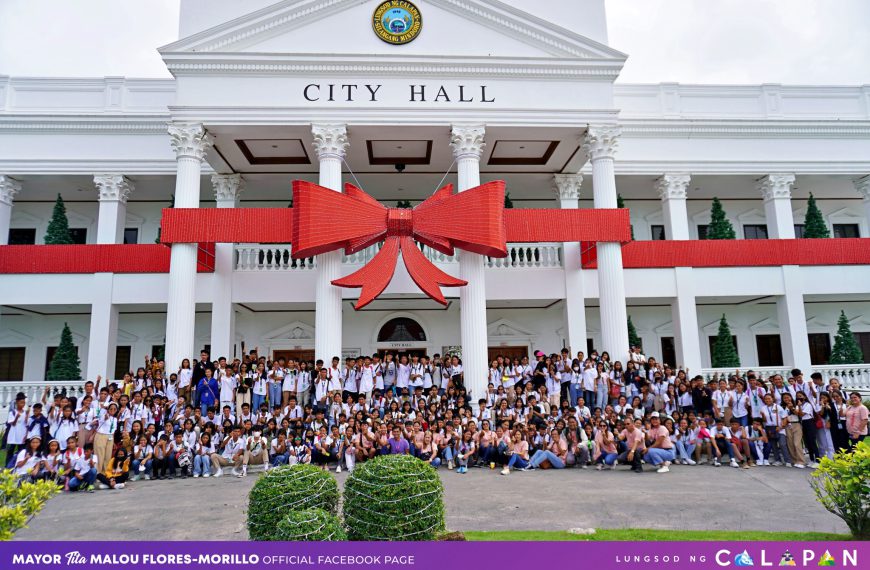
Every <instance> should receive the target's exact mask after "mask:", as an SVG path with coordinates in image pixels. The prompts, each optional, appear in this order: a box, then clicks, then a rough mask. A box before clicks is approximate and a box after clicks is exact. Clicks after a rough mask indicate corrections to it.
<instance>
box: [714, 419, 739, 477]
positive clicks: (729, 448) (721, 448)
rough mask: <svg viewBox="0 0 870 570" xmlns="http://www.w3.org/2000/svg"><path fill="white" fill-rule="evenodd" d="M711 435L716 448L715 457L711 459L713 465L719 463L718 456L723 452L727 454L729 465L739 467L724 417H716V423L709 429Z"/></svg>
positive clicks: (717, 465) (715, 465)
mask: <svg viewBox="0 0 870 570" xmlns="http://www.w3.org/2000/svg"><path fill="white" fill-rule="evenodd" d="M710 433H711V435H712V436H713V446H714V447H715V448H716V459H714V460H713V466H714V467H719V466H720V465H721V463H720V461H719V458H721V457H722V456H723V455H724V454H726V453H727V454H728V458H729V460H730V463H729V464H730V465H731V467H734V468H739V467H740V466H739V465H738V464H737V460H736V459H735V458H734V446H733V445H732V444H731V430H730V429H729V428H728V427H727V426H726V425H725V418H724V417H717V418H716V425H715V426H713V429H712V430H711V431H710Z"/></svg>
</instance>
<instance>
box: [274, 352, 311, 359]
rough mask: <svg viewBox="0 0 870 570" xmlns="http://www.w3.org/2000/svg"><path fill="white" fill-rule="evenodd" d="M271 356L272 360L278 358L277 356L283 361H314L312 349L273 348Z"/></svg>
mask: <svg viewBox="0 0 870 570" xmlns="http://www.w3.org/2000/svg"><path fill="white" fill-rule="evenodd" d="M272 354H273V356H272V358H273V359H274V360H278V359H279V358H283V359H284V360H285V361H290V360H296V361H299V360H304V361H306V362H313V361H314V351H313V350H275V351H273V352H272Z"/></svg>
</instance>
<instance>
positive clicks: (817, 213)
mask: <svg viewBox="0 0 870 570" xmlns="http://www.w3.org/2000/svg"><path fill="white" fill-rule="evenodd" d="M804 237H805V238H829V237H831V232H829V231H828V226H827V225H826V224H825V219H824V218H823V217H822V212H821V210H819V207H818V206H816V199H815V198H814V197H813V195H812V194H810V199H809V200H807V216H806V218H804Z"/></svg>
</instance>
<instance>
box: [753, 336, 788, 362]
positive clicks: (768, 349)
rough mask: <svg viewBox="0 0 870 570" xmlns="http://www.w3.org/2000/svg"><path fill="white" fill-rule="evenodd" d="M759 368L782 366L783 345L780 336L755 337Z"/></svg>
mask: <svg viewBox="0 0 870 570" xmlns="http://www.w3.org/2000/svg"><path fill="white" fill-rule="evenodd" d="M755 347H756V348H757V349H758V365H759V366H782V344H781V342H780V339H779V335H778V334H760V335H756V337H755Z"/></svg>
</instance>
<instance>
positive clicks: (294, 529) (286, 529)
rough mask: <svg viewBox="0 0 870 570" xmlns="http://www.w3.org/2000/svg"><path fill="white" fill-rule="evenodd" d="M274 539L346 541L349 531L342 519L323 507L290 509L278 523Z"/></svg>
mask: <svg viewBox="0 0 870 570" xmlns="http://www.w3.org/2000/svg"><path fill="white" fill-rule="evenodd" d="M274 540H279V541H294V542H295V541H309V542H311V541H316V542H328V541H345V540H347V533H345V532H344V527H342V525H341V520H340V519H339V518H338V517H337V516H335V515H334V514H332V513H328V512H326V511H324V510H323V509H303V510H301V511H290V512H289V513H287V514H286V515H285V516H284V518H283V519H281V522H279V523H278V528H277V531H276V533H275V535H274Z"/></svg>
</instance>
